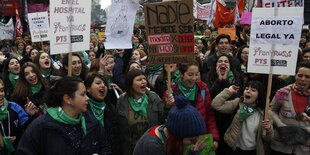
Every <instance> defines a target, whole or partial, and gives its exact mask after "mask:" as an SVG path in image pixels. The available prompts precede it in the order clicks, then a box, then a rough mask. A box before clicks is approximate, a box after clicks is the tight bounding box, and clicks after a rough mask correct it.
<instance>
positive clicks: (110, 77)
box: [104, 75, 112, 86]
mask: <svg viewBox="0 0 310 155" xmlns="http://www.w3.org/2000/svg"><path fill="white" fill-rule="evenodd" d="M104 77H105V80H106V82H107V85H108V86H110V84H111V83H112V76H107V75H105V76H104Z"/></svg>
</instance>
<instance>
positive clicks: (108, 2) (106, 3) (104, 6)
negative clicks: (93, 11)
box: [101, 0, 111, 9]
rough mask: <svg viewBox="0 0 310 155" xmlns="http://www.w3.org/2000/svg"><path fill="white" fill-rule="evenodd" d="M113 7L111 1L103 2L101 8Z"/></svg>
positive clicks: (104, 0)
mask: <svg viewBox="0 0 310 155" xmlns="http://www.w3.org/2000/svg"><path fill="white" fill-rule="evenodd" d="M109 5H111V0H101V8H102V9H104V8H106V7H107V6H109Z"/></svg>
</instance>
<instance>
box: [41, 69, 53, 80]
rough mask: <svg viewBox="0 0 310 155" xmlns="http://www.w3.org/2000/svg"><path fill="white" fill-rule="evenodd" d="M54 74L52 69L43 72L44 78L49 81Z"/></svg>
mask: <svg viewBox="0 0 310 155" xmlns="http://www.w3.org/2000/svg"><path fill="white" fill-rule="evenodd" d="M51 74H52V69H48V70H47V71H44V72H42V76H43V78H44V79H48V78H49V77H50V76H51Z"/></svg>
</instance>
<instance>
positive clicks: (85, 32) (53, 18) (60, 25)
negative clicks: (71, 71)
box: [50, 0, 91, 54]
mask: <svg viewBox="0 0 310 155" xmlns="http://www.w3.org/2000/svg"><path fill="white" fill-rule="evenodd" d="M90 13H91V1H85V0H74V1H62V0H53V1H50V25H51V26H50V46H51V54H59V53H68V52H76V51H83V50H88V49H89V39H90V37H89V34H90Z"/></svg>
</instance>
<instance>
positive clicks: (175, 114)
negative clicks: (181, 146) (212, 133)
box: [166, 95, 206, 138]
mask: <svg viewBox="0 0 310 155" xmlns="http://www.w3.org/2000/svg"><path fill="white" fill-rule="evenodd" d="M174 99H175V103H176V106H174V107H172V108H171V109H170V111H169V113H168V119H167V123H166V127H167V129H168V131H169V133H170V134H171V135H172V136H174V137H177V138H186V137H196V136H199V135H201V134H203V133H205V131H206V125H205V122H204V121H203V119H202V116H201V115H200V113H199V112H198V111H197V109H196V108H195V107H193V106H192V105H191V104H190V102H189V100H187V99H186V98H185V97H184V96H182V95H179V96H175V97H174Z"/></svg>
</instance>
